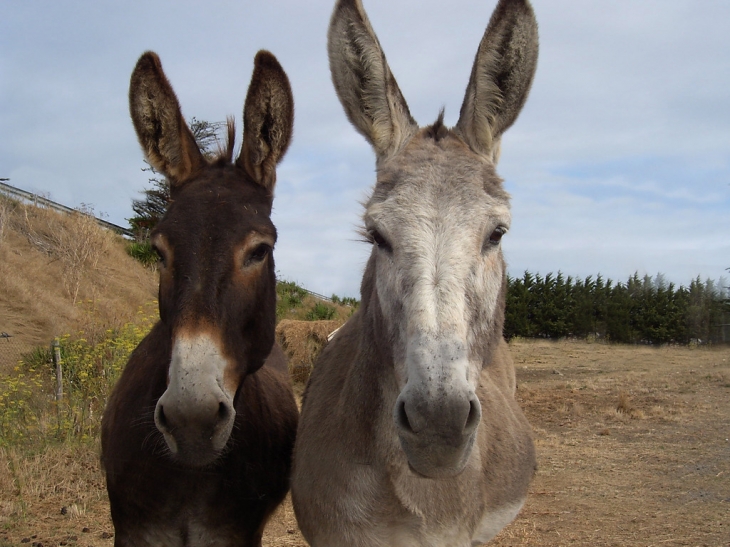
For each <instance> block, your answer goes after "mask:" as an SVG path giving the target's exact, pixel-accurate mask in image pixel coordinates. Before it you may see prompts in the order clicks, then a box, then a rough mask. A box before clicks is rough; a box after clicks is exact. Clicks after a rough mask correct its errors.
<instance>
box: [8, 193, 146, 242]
mask: <svg viewBox="0 0 730 547" xmlns="http://www.w3.org/2000/svg"><path fill="white" fill-rule="evenodd" d="M4 180H7V179H4ZM0 193H3V194H5V195H6V196H8V197H11V198H15V199H19V200H23V201H27V202H30V203H32V204H33V205H43V206H44V207H48V208H49V209H53V210H54V211H58V212H60V213H66V214H71V213H79V212H81V213H83V211H79V210H77V209H72V208H71V207H66V206H65V205H61V204H60V203H56V202H55V201H53V200H50V199H48V198H44V197H43V196H39V195H38V194H34V193H32V192H26V191H25V190H21V189H20V188H16V187H15V186H11V185H10V184H5V183H4V182H0ZM94 218H95V219H96V222H97V223H98V224H99V226H101V227H102V228H106V229H108V230H112V231H114V232H116V233H118V234H120V235H123V236H125V237H129V238H133V237H134V233H133V232H132V230H130V229H129V228H123V227H122V226H117V225H116V224H113V223H111V222H108V221H106V220H103V219H101V218H98V217H94Z"/></svg>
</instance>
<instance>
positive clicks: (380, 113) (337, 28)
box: [327, 0, 418, 159]
mask: <svg viewBox="0 0 730 547" xmlns="http://www.w3.org/2000/svg"><path fill="white" fill-rule="evenodd" d="M327 48H328V51H329V60H330V71H331V72H332V81H333V82H334V85H335V90H336V91H337V96H338V97H339V98H340V102H341V103H342V106H343V107H344V108H345V113H346V114H347V117H348V118H349V119H350V122H352V124H353V125H354V126H355V128H356V129H357V130H358V131H359V132H360V133H362V134H363V135H364V136H365V138H366V139H367V140H368V142H370V144H371V145H372V146H373V148H374V149H375V153H376V154H377V156H378V159H381V158H384V157H388V156H390V155H391V154H392V153H393V152H395V151H397V150H398V149H399V148H400V147H401V146H402V145H403V144H404V143H405V142H406V141H407V140H408V139H409V138H410V137H411V136H413V134H415V132H416V131H417V130H418V125H417V124H416V122H415V121H414V120H413V118H412V117H411V113H410V111H409V110H408V105H407V104H406V101H405V99H404V98H403V95H402V94H401V91H400V88H399V87H398V83H397V82H396V81H395V78H394V77H393V74H392V73H391V72H390V67H388V62H387V61H386V60H385V54H384V53H383V50H382V49H381V47H380V43H379V42H378V38H377V37H376V36H375V32H374V31H373V29H372V27H371V26H370V21H369V20H368V17H367V14H366V13H365V10H364V9H363V6H362V2H361V0H339V1H338V2H337V5H336V6H335V9H334V12H333V13H332V19H331V20H330V27H329V33H328V44H327Z"/></svg>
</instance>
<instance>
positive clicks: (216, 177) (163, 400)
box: [101, 51, 298, 547]
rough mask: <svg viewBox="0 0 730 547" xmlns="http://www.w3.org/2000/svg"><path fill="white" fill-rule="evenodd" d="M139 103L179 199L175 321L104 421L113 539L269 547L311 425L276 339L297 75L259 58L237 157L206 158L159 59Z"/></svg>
mask: <svg viewBox="0 0 730 547" xmlns="http://www.w3.org/2000/svg"><path fill="white" fill-rule="evenodd" d="M129 102H130V110H131V114H132V121H133V122H134V127H135V129H136V131H137V136H138V137H139V141H140V143H141V145H142V148H143V150H144V153H145V156H146V157H147V160H148V161H149V162H150V164H151V165H152V166H153V167H154V168H155V169H157V170H158V171H159V172H161V173H164V174H165V176H166V177H167V178H168V180H169V181H170V185H171V197H172V199H171V203H170V206H169V209H168V211H167V213H166V214H165V216H164V217H163V219H162V220H161V221H160V223H159V224H158V226H157V227H156V228H155V230H154V232H153V234H152V238H151V240H152V243H153V245H154V247H155V249H156V250H157V252H158V253H159V255H160V263H159V267H160V293H159V302H160V318H161V319H160V321H159V322H158V323H157V324H156V325H155V326H154V328H153V329H152V331H151V332H150V334H149V335H147V337H146V338H145V339H144V340H143V341H142V342H141V343H140V345H139V346H138V347H137V349H136V350H135V351H134V352H133V353H132V356H131V357H130V359H129V363H128V364H127V367H126V368H125V370H124V372H123V374H122V376H121V378H120V379H119V382H118V383H117V385H116V387H115V388H114V392H113V393H112V396H111V398H110V400H109V404H108V405H107V408H106V411H105V413H104V418H103V421H102V439H101V442H102V463H103V466H104V468H105V470H106V477H107V489H108V492H109V501H110V502H111V513H112V520H113V521H114V527H115V530H116V537H115V545H116V546H117V547H121V546H137V547H139V546H146V545H155V546H160V545H164V546H180V547H182V546H185V547H196V546H203V545H205V546H229V545H230V546H232V545H236V546H260V545H261V535H262V532H263V527H264V525H265V523H266V521H267V519H268V517H269V516H270V515H271V513H272V512H273V511H274V509H275V508H276V506H277V505H278V504H279V503H280V502H281V501H282V499H283V498H284V496H285V495H286V493H287V490H288V488H289V471H290V461H291V451H292V446H293V443H294V436H295V433H296V427H297V417H298V413H297V408H296V404H295V402H294V397H293V394H292V391H291V387H290V385H289V377H288V373H287V365H286V360H285V358H284V355H283V353H282V351H281V349H280V348H279V346H278V345H276V344H275V343H274V325H275V315H276V312H275V307H276V291H275V289H276V287H275V283H276V280H275V276H274V258H273V255H272V251H273V248H274V243H275V241H276V229H275V228H274V225H273V224H272V223H271V220H270V218H269V216H270V214H271V205H272V199H273V189H274V183H275V181H276V171H275V169H276V164H277V162H278V161H279V160H280V159H281V157H282V156H283V154H284V152H285V151H286V149H287V146H288V144H289V140H290V137H291V131H292V122H293V101H292V94H291V89H290V87H289V81H288V79H287V76H286V74H285V73H284V71H283V70H282V68H281V66H280V65H279V63H278V62H277V60H276V58H275V57H274V56H273V55H272V54H270V53H268V52H265V51H261V52H259V53H258V54H257V55H256V59H255V67H254V72H253V77H252V79H251V85H250V87H249V90H248V95H247V97H246V103H245V106H244V112H243V118H244V135H243V147H242V151H241V154H240V155H239V157H238V159H236V160H235V161H232V156H233V154H232V149H233V141H234V133H235V131H234V128H233V123H232V122H229V124H228V146H227V149H226V150H225V151H223V152H222V153H221V155H220V157H219V158H218V159H215V160H213V161H208V160H206V158H204V157H203V155H202V154H201V153H200V150H199V149H198V146H197V144H196V143H195V139H194V138H193V135H192V133H191V131H190V129H189V128H188V126H187V125H186V123H185V121H184V119H183V117H182V114H181V112H180V106H179V104H178V101H177V98H176V97H175V94H174V92H173V90H172V87H171V86H170V84H169V82H168V81H167V78H166V77H165V75H164V73H163V71H162V66H161V65H160V60H159V58H158V57H157V55H155V54H154V53H149V52H148V53H145V54H144V55H143V56H142V57H141V58H140V60H139V62H138V63H137V66H136V68H135V70H134V72H133V74H132V80H131V84H130V91H129Z"/></svg>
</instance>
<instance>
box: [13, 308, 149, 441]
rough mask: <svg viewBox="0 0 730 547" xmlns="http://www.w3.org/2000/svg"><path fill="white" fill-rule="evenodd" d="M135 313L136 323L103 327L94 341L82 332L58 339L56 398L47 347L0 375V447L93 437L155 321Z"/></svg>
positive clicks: (141, 313) (53, 373) (29, 355)
mask: <svg viewBox="0 0 730 547" xmlns="http://www.w3.org/2000/svg"><path fill="white" fill-rule="evenodd" d="M139 314H140V317H139V319H138V320H137V321H136V322H135V323H128V324H126V325H124V326H123V327H121V328H120V329H116V330H114V329H110V330H107V331H106V333H105V336H103V337H102V338H101V339H100V340H99V341H98V342H96V343H93V342H89V341H88V340H87V339H86V338H84V333H83V332H80V333H78V335H77V336H75V337H71V336H69V335H66V336H63V337H61V338H60V339H59V343H60V353H61V367H62V368H61V370H62V372H63V383H62V385H63V398H62V399H61V400H60V401H56V400H55V389H54V387H55V369H54V366H53V365H52V361H51V355H50V351H48V350H46V349H43V348H38V349H36V350H34V351H33V352H31V353H30V354H28V355H26V356H24V357H23V360H22V361H21V362H20V363H19V364H18V365H17V366H16V367H15V369H14V371H13V373H12V374H10V375H7V376H0V445H12V444H25V443H29V442H36V443H38V442H43V441H47V440H54V439H55V440H60V441H67V440H71V439H76V440H81V441H87V440H90V439H94V438H96V437H97V436H98V433H99V427H100V424H101V415H102V413H103V411H104V407H105V405H106V402H107V399H108V397H109V394H110V392H111V388H112V386H113V385H114V383H115V382H116V380H117V379H118V378H119V375H120V373H121V371H122V369H123V368H124V366H125V364H126V363H127V360H128V358H129V355H130V354H131V352H132V351H133V350H134V348H136V347H137V345H138V344H139V343H140V342H141V341H142V338H144V337H145V336H146V335H147V333H148V332H149V330H150V329H151V328H152V325H153V324H154V322H155V321H156V319H157V317H156V316H148V315H144V314H143V312H142V311H140V312H139Z"/></svg>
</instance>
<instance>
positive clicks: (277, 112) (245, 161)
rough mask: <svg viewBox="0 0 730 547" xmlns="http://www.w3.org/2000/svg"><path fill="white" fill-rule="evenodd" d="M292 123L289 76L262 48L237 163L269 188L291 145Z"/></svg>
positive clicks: (245, 112)
mask: <svg viewBox="0 0 730 547" xmlns="http://www.w3.org/2000/svg"><path fill="white" fill-rule="evenodd" d="M293 126H294V98H293V96H292V92H291V86H290V85H289V78H288V77H287V75H286V73H285V72H284V69H282V68H281V65H280V64H279V61H277V59H276V57H274V55H273V54H271V53H269V52H268V51H264V50H261V51H259V52H258V53H257V54H256V58H255V59H254V69H253V75H252V76H251V83H250V84H249V86H248V93H247V94H246V102H245V104H244V107H243V147H242V148H241V154H240V155H239V156H238V159H237V160H236V164H237V165H239V166H241V167H243V168H244V169H245V170H246V172H247V173H248V174H249V175H250V176H251V178H253V179H254V181H256V182H257V183H258V184H260V185H261V186H263V187H264V188H266V189H267V190H269V191H273V189H274V185H275V184H276V164H277V163H279V161H281V159H282V158H283V157H284V154H285V153H286V150H287V148H288V147H289V142H290V141H291V136H292V130H293Z"/></svg>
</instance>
